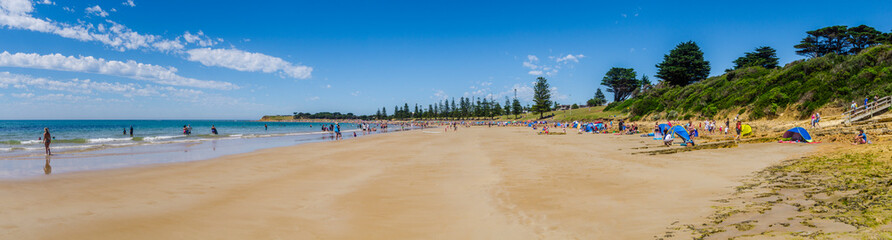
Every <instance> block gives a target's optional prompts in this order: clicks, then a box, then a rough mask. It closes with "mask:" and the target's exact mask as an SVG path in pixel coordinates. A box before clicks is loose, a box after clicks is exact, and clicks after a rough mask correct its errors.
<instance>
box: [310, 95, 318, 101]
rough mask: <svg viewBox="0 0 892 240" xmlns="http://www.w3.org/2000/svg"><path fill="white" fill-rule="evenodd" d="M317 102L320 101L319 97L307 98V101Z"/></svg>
mask: <svg viewBox="0 0 892 240" xmlns="http://www.w3.org/2000/svg"><path fill="white" fill-rule="evenodd" d="M316 100H319V96H312V97H309V98H307V101H316Z"/></svg>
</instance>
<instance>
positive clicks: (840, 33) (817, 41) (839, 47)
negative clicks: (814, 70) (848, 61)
mask: <svg viewBox="0 0 892 240" xmlns="http://www.w3.org/2000/svg"><path fill="white" fill-rule="evenodd" d="M806 33H807V34H808V36H806V37H805V38H804V39H802V41H800V42H799V44H797V45H796V46H794V47H795V48H796V49H797V50H796V54H799V55H802V56H806V57H821V56H824V55H827V54H830V53H835V54H838V55H849V54H857V53H858V52H861V50H864V49H865V48H869V47H872V46H876V45H878V44H881V43H890V41H892V33H882V32H880V31H877V30H876V29H874V28H872V27H869V26H866V25H860V26H857V27H851V28H849V27H847V26H842V25H839V26H830V27H824V28H820V29H817V30H812V31H808V32H806Z"/></svg>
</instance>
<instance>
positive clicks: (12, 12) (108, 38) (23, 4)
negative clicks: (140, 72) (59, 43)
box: [0, 0, 161, 51]
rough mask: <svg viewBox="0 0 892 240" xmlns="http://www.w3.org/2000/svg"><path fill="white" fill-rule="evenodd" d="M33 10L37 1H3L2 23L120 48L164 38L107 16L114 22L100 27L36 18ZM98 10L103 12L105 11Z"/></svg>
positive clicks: (141, 44)
mask: <svg viewBox="0 0 892 240" xmlns="http://www.w3.org/2000/svg"><path fill="white" fill-rule="evenodd" d="M97 7H98V6H97ZM93 8H95V7H93ZM88 9H92V8H88ZM66 10H68V9H66ZM33 11H34V7H33V4H32V3H31V1H29V0H5V1H0V26H5V27H8V28H10V29H20V30H29V31H35V32H42V33H50V34H54V35H57V36H60V37H64V38H70V39H75V40H79V41H85V42H87V41H95V42H101V43H103V44H105V45H107V46H109V47H111V48H114V49H115V50H119V51H123V50H128V49H129V50H132V49H139V48H151V45H150V44H151V43H153V42H155V41H158V40H161V37H159V36H155V35H148V34H140V33H138V32H135V31H133V30H131V29H130V28H127V27H126V26H124V25H121V24H118V23H115V22H113V21H111V20H106V22H107V23H109V24H111V26H110V27H108V28H101V29H97V28H96V27H94V25H93V24H90V23H85V22H81V21H79V22H78V23H77V24H65V23H58V22H55V21H53V20H51V19H48V18H46V19H41V18H35V17H34V16H31V12H33ZM88 11H89V10H88ZM96 14H100V15H103V14H102V12H98V13H96ZM105 15H107V13H105Z"/></svg>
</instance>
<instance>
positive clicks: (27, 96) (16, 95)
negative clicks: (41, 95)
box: [10, 93, 34, 98]
mask: <svg viewBox="0 0 892 240" xmlns="http://www.w3.org/2000/svg"><path fill="white" fill-rule="evenodd" d="M10 96H13V97H17V98H31V97H33V96H34V94H33V93H13V94H11V95H10Z"/></svg>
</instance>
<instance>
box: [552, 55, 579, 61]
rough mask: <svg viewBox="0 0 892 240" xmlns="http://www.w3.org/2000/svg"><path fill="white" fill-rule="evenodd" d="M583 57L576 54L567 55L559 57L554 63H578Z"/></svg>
mask: <svg viewBox="0 0 892 240" xmlns="http://www.w3.org/2000/svg"><path fill="white" fill-rule="evenodd" d="M584 57H585V55H582V54H578V55H573V54H567V56H563V57H559V58H557V60H555V61H557V62H559V63H560V62H570V61H572V62H576V63H578V62H579V59H581V58H584Z"/></svg>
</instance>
